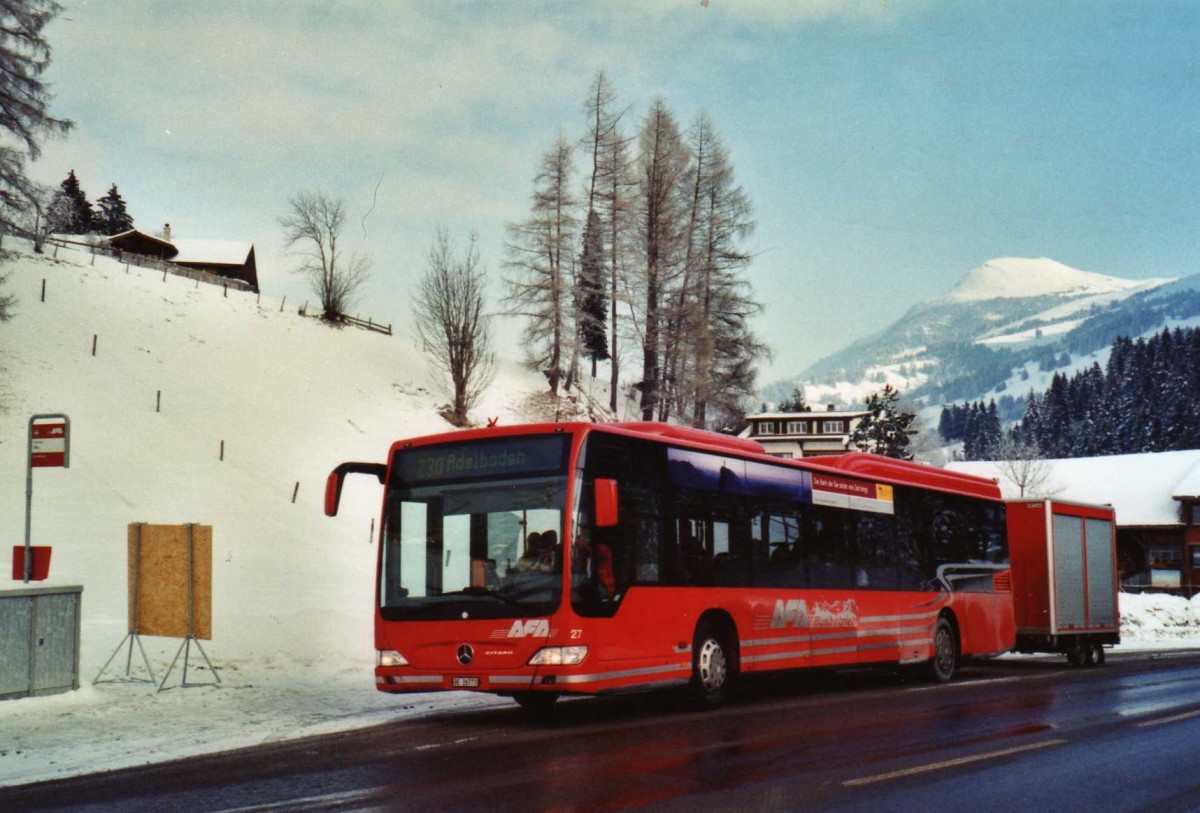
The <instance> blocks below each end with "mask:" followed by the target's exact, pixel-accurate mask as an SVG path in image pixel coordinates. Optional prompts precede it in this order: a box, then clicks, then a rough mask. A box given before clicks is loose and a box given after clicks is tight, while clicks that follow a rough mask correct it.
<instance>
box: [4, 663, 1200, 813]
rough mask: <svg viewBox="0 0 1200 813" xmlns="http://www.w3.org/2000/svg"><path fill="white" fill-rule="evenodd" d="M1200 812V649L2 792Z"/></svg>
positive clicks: (525, 805) (810, 677)
mask: <svg viewBox="0 0 1200 813" xmlns="http://www.w3.org/2000/svg"><path fill="white" fill-rule="evenodd" d="M640 808H649V809H655V810H679V811H683V810H687V811H696V810H722V811H725V810H766V811H785V810H861V811H887V810H896V811H912V810H917V809H920V808H929V809H932V810H938V811H949V810H969V811H972V813H982V811H991V810H996V811H1009V810H1024V811H1030V810H1090V811H1123V810H1130V811H1132V810H1142V809H1149V808H1153V809H1154V810H1155V811H1156V813H1161V811H1173V810H1200V653H1196V652H1191V653H1156V654H1154V655H1149V654H1146V655H1123V656H1117V657H1111V656H1110V658H1109V661H1108V664H1107V665H1106V666H1102V667H1098V668H1091V669H1070V668H1068V667H1067V666H1066V665H1065V663H1064V662H1063V660H1062V659H1061V658H1058V659H1004V660H1001V661H995V662H990V663H984V664H969V665H967V666H966V667H965V668H964V670H963V672H962V674H961V677H960V678H959V679H956V681H955V682H954V683H951V684H949V685H942V686H935V685H930V684H926V683H923V682H921V681H919V680H917V679H915V678H913V677H912V676H910V675H908V674H905V673H897V672H895V671H891V670H856V671H842V672H829V673H827V672H820V673H813V672H805V673H791V674H787V675H778V676H772V677H770V678H765V679H763V678H760V679H753V680H746V681H744V682H743V686H742V695H741V696H740V697H739V698H737V699H735V700H734V702H732V703H731V704H730V705H728V706H727V707H725V708H722V709H719V710H717V711H714V712H707V713H699V712H688V711H684V710H681V709H680V708H679V707H678V704H676V703H675V702H674V700H673V698H672V697H671V696H670V695H662V694H658V695H640V696H636V697H625V698H603V699H584V700H577V701H571V702H564V703H560V704H559V706H558V707H557V708H556V710H555V714H554V716H553V717H552V718H551V719H549V720H546V721H535V720H531V719H529V718H528V717H526V716H525V715H524V714H523V713H522V712H521V711H520V710H519V709H518V708H517V707H516V706H515V704H514V706H513V707H512V708H511V709H503V710H489V711H474V712H457V713H450V714H443V715H439V716H434V717H430V718H427V719H424V720H421V721H416V722H414V721H407V722H404V723H397V724H393V725H388V726H381V727H378V728H373V729H366V730H360V731H355V732H349V733H345V734H337V735H331V736H325V737H320V738H313V739H307V740H299V741H295V742H290V743H285V744H282V745H275V746H269V747H261V748H254V749H245V750H240V751H233V752H228V753H226V754H221V755H215V756H208V757H200V758H195V759H190V760H186V761H180V762H174V763H166V764H162V765H156V766H149V767H145V768H138V769H131V770H125V771H116V772H112V773H109V774H100V775H95V776H89V777H80V778H76V779H71V780H62V781H56V782H49V783H41V784H38V785H30V786H25V787H18V788H0V810H5V811H7V810H78V811H102V810H103V811H110V810H120V811H156V812H157V811H164V810H172V811H243V810H288V811H291V810H424V811H433V810H438V811H440V810H534V811H543V810H545V811H550V810H553V811H573V810H579V811H590V810H626V809H640Z"/></svg>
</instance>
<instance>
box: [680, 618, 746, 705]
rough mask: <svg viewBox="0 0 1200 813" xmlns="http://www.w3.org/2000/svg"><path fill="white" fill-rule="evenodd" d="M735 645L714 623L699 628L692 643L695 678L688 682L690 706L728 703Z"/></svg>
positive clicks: (701, 625)
mask: <svg viewBox="0 0 1200 813" xmlns="http://www.w3.org/2000/svg"><path fill="white" fill-rule="evenodd" d="M732 646H733V644H732V643H731V642H730V640H729V637H728V635H727V634H726V633H725V631H724V630H723V629H722V628H721V627H719V626H718V625H716V624H713V623H712V622H702V623H701V624H700V626H699V627H697V628H696V638H695V641H694V642H693V644H692V680H691V683H689V684H688V699H689V700H690V701H691V703H690V705H692V706H694V707H695V708H698V709H713V708H716V707H717V706H720V705H721V704H722V703H724V702H725V698H726V696H727V695H728V693H729V687H730V684H731V683H732V682H733V677H734V673H735V672H736V668H735V667H734V665H733V661H732V657H731V655H732Z"/></svg>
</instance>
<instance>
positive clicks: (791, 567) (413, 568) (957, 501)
mask: <svg viewBox="0 0 1200 813" xmlns="http://www.w3.org/2000/svg"><path fill="white" fill-rule="evenodd" d="M352 473H365V474H370V475H373V476H375V477H377V478H378V479H379V481H380V483H383V484H384V485H385V490H384V491H385V493H384V499H383V521H382V526H381V531H380V535H381V544H380V553H379V564H378V581H377V584H376V610H375V645H376V649H377V650H378V659H377V667H376V669H375V681H376V687H377V688H378V689H379V690H380V691H385V692H411V691H434V690H443V689H444V690H451V689H472V690H479V691H485V692H493V693H497V694H502V695H510V696H512V697H513V698H515V699H516V700H517V702H518V703H520V704H521V705H522V706H525V707H530V708H543V707H548V706H549V705H550V704H552V703H553V702H554V700H556V699H557V698H558V697H559V696H560V695H562V694H600V693H608V692H616V691H627V690H640V689H649V688H656V687H665V686H670V685H679V686H686V687H687V690H688V691H689V693H690V694H691V695H692V696H693V698H694V700H695V701H696V702H697V703H698V704H699V705H717V704H719V703H720V702H721V701H722V700H723V699H724V697H725V695H726V693H727V690H728V689H729V687H730V685H731V683H732V681H734V680H735V679H736V678H737V676H738V675H740V674H745V673H754V672H765V671H768V670H775V669H795V668H799V667H806V666H839V665H849V664H867V663H893V664H895V663H899V664H924V665H925V666H926V667H927V669H928V672H929V674H930V676H931V677H932V678H933V679H935V680H938V681H945V680H949V679H950V678H951V677H952V676H953V674H954V672H955V669H956V668H957V665H958V663H959V659H960V658H961V657H963V656H974V655H980V656H982V655H993V654H998V653H1001V652H1005V651H1007V650H1009V649H1011V648H1012V646H1013V643H1014V640H1015V635H1016V631H1015V623H1014V618H1013V604H1012V579H1011V572H1010V570H1009V566H1008V549H1007V537H1006V532H1005V521H1004V503H1003V502H1002V501H1001V499H1000V493H999V490H998V488H997V486H996V484H995V483H993V482H992V481H990V480H985V479H982V478H978V477H973V476H970V475H964V474H956V473H951V472H945V471H942V470H939V469H933V468H930V467H927V466H921V465H918V464H913V463H905V462H901V461H895V460H890V459H888V458H882V457H877V456H874V455H867V454H861V453H850V454H845V455H841V456H839V457H835V458H820V459H816V460H813V459H805V460H780V459H776V458H772V457H769V456H767V455H766V454H764V453H763V449H762V447H761V446H760V445H759V444H758V443H755V442H753V441H750V440H743V439H739V438H731V437H726V436H723V435H718V434H714V433H710V432H704V431H700V430H694V429H686V428H681V427H676V426H671V425H667V424H656V423H634V424H630V423H624V424H622V423H618V424H603V425H596V424H579V423H566V424H542V425H528V426H514V427H499V428H487V429H478V430H469V431H464V432H454V433H449V434H441V435H435V436H430V437H423V438H415V439H412V440H406V441H400V442H397V443H396V444H394V445H393V446H392V448H391V451H390V453H389V457H388V462H387V464H386V465H385V464H374V463H344V464H342V465H341V466H339V467H338V468H337V469H335V470H334V471H333V472H332V473H331V474H330V476H329V480H328V485H327V489H326V506H325V510H326V513H327V514H328V515H330V516H334V515H336V513H337V505H338V500H339V497H340V493H341V488H342V483H343V479H344V477H345V476H346V475H347V474H352Z"/></svg>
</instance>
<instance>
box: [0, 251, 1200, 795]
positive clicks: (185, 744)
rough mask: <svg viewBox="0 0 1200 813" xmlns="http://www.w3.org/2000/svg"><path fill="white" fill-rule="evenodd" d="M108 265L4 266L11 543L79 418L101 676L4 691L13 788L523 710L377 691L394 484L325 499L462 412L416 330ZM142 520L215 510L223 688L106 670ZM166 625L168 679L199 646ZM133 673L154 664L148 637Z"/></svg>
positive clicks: (516, 391) (529, 391) (61, 494)
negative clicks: (377, 541)
mask: <svg viewBox="0 0 1200 813" xmlns="http://www.w3.org/2000/svg"><path fill="white" fill-rule="evenodd" d="M6 242H7V243H8V247H11V241H6ZM90 260H91V258H90V257H89V256H88V255H85V254H81V253H74V252H67V251H62V252H60V259H58V260H54V259H52V258H48V257H33V256H25V257H23V258H19V259H17V260H14V261H13V262H10V263H9V264H7V265H6V266H5V268H4V270H5V271H6V272H7V273H9V279H8V282H7V283H6V285H5V288H4V292H5V293H6V294H13V295H15V296H17V297H18V298H19V302H18V304H17V308H16V313H15V315H14V318H13V319H12V320H11V321H10V322H8V323H6V324H4V325H3V326H0V399H2V400H0V407H2V409H0V537H2V538H3V539H4V540H6V542H5V550H4V551H3V556H4V560H5V561H7V559H8V553H7V547H8V545H9V544H20V543H21V542H22V541H23V538H24V515H25V512H24V485H25V483H24V478H25V454H26V447H25V443H26V441H25V439H26V432H27V421H28V418H29V416H30V415H32V414H34V413H44V412H65V413H67V414H68V415H70V417H71V429H72V442H71V467H70V468H69V469H66V470H61V469H39V470H37V471H36V472H35V476H34V510H33V538H34V542H35V544H51V545H53V548H54V552H53V559H52V564H51V575H52V582H53V583H56V584H79V585H82V586H83V589H84V592H83V622H82V623H83V628H82V646H81V649H82V652H81V658H82V666H81V670H80V676H81V679H82V682H83V687H82V688H81V689H80V690H79V691H75V692H69V693H66V694H62V695H57V696H52V697H41V698H27V699H20V700H10V701H4V702H0V785H15V784H23V783H27V782H34V781H38V780H43V779H52V778H58V777H63V776H69V775H77V774H81V773H87V772H91V771H99V770H112V769H115V768H121V767H129V766H136V765H141V764H146V763H150V762H154V761H161V760H165V759H171V758H175V757H182V756H188V755H194V754H199V753H206V752H214V751H221V750H226V749H230V748H235V747H239V746H245V745H253V744H259V743H267V742H275V741H279V740H283V739H287V738H292V737H299V736H306V735H311V734H317V733H323V732H329V731H335V730H342V729H347V728H352V727H356V726H365V725H373V724H382V723H389V722H398V723H402V722H403V721H404V720H407V719H411V718H413V717H418V716H421V715H426V714H429V713H430V712H432V711H434V710H442V711H445V710H456V709H471V708H479V707H487V706H495V705H511V701H508V700H504V699H498V698H492V697H489V696H481V695H471V694H461V693H453V694H436V695H417V696H408V697H393V696H388V695H384V694H381V693H379V692H376V691H375V688H374V679H373V677H372V666H373V658H374V652H373V644H372V632H371V623H372V621H371V619H372V600H373V596H372V584H373V581H374V560H375V546H374V541H373V539H372V538H371V527H372V526H371V523H372V522H373V521H374V518H375V516H376V513H377V511H378V507H379V501H380V496H381V495H380V493H379V489H378V487H377V486H372V485H371V484H370V483H369V482H367V481H366V480H365V479H364V478H356V479H354V480H351V481H349V482H348V483H347V487H346V491H345V493H344V496H343V500H342V510H341V513H340V515H339V517H338V518H337V519H332V520H331V519H328V518H326V517H325V516H324V515H323V513H322V509H321V497H322V490H323V484H324V479H325V476H326V474H327V473H328V471H329V470H330V468H332V467H333V466H334V465H336V464H337V463H340V462H342V461H345V460H365V461H376V460H382V459H383V455H384V453H385V451H386V449H387V447H388V446H389V445H390V443H391V442H392V441H393V440H395V439H397V438H400V437H405V436H411V435H418V434H424V433H428V432H432V431H443V430H445V429H447V428H448V426H447V424H446V423H445V422H444V421H443V420H442V419H441V418H439V417H438V416H437V414H436V409H437V407H438V405H439V404H441V403H444V401H445V399H444V398H443V397H441V396H439V395H438V394H437V393H436V392H435V388H434V386H433V384H432V383H431V381H430V379H429V377H428V375H427V373H426V368H425V364H424V362H423V361H422V359H421V357H420V355H419V354H418V353H417V352H416V351H415V350H414V348H413V346H412V343H411V341H410V340H408V339H405V338H404V337H403V336H396V337H391V338H389V337H385V336H380V335H378V334H372V333H367V332H365V331H359V330H353V329H346V330H333V329H330V328H328V327H326V326H324V325H322V324H320V323H319V322H318V321H316V320H314V319H311V318H303V317H300V316H298V315H297V314H296V313H295V310H294V309H293V308H292V307H291V306H288V307H285V308H283V309H282V310H281V303H280V302H279V301H278V300H275V299H272V298H270V297H266V296H264V297H262V298H261V300H260V299H259V298H258V297H256V296H255V295H253V294H247V293H243V292H234V291H230V292H229V294H228V296H225V295H224V294H223V291H222V289H220V288H217V287H213V286H208V285H204V284H200V285H197V284H196V283H194V282H193V281H191V280H187V279H183V278H178V277H170V276H169V277H167V278H166V279H165V280H164V279H163V277H162V275H161V273H155V272H151V271H141V270H139V269H137V268H136V267H132V268H130V269H129V270H128V271H127V270H126V269H125V267H124V266H123V265H120V264H118V263H116V262H113V261H111V260H108V259H105V258H100V257H97V258H96V259H95V264H94V265H91V264H89V263H90ZM43 279H45V280H46V301H45V303H42V302H40V301H39V299H40V288H41V282H42V280H43ZM397 321H398V320H397ZM93 336H95V337H96V343H97V352H96V355H95V356H94V357H93V356H92V354H91V348H92V340H93ZM543 388H544V382H542V381H541V380H540V379H538V378H537V377H535V376H530V375H527V374H526V373H524V372H522V371H521V370H520V369H519V367H518V366H517V365H516V363H515V362H513V361H512V360H506V361H504V362H503V363H502V365H501V370H500V372H499V374H498V376H497V379H496V381H495V382H494V384H493V385H492V387H491V388H490V389H489V391H488V393H487V395H486V396H485V398H484V401H483V403H482V405H481V406H480V408H479V409H478V410H477V411H476V414H477V415H478V416H480V417H490V416H497V417H499V418H500V420H501V422H503V423H513V422H518V421H522V420H526V419H528V418H530V417H533V416H535V415H537V414H539V412H540V413H541V414H544V413H545V411H546V410H547V409H549V410H550V412H551V413H552V412H553V405H551V404H548V403H547V399H546V398H544V397H542V396H540V395H538V394H537V393H539V392H540V391H541V390H542V389H543ZM160 391H161V393H162V409H161V412H158V411H156V409H155V405H156V400H157V393H158V392H160ZM596 395H597V397H598V399H601V400H602V399H603V393H601V392H597V393H596ZM221 441H225V459H224V460H223V461H222V460H220V459H219V449H220V443H221ZM296 483H299V484H300V487H299V492H298V495H297V499H296V501H295V503H293V502H292V494H293V491H294V489H295V484H296ZM131 522H152V523H183V522H198V523H203V524H211V525H212V526H213V528H214V531H213V638H212V640H211V641H204V642H202V646H203V647H204V651H205V652H206V653H207V654H208V656H209V657H210V658H211V659H212V661H213V663H214V664H215V665H216V667H217V668H218V671H219V674H220V677H221V684H220V686H219V687H218V686H216V685H214V684H212V682H211V681H212V676H211V674H210V673H209V672H208V671H207V670H206V669H203V668H199V667H202V664H203V660H202V659H201V658H199V657H198V656H197V655H196V653H195V652H193V653H192V661H191V671H189V675H188V677H189V681H191V682H194V683H199V684H207V685H198V686H191V687H187V688H179V687H178V684H179V682H180V678H181V675H180V671H179V669H178V667H176V671H175V672H174V673H173V675H172V678H171V680H169V681H168V686H172V687H174V688H169V689H167V690H166V691H163V692H156V690H155V687H154V686H153V685H151V684H148V683H134V682H103V683H99V684H96V685H93V684H92V681H93V679H94V678H96V677H97V674H98V673H99V672H100V670H101V667H102V666H103V665H104V664H105V661H106V660H108V659H109V657H110V656H112V655H113V654H114V652H116V653H117V659H116V660H115V662H114V664H113V665H112V666H110V668H109V670H108V671H107V672H106V673H105V677H107V678H111V677H117V676H122V675H123V674H124V671H125V662H126V661H125V659H126V657H127V652H128V650H127V649H124V648H122V649H120V650H119V651H118V646H119V645H120V644H122V642H123V641H124V638H125V634H126V632H127V621H126V588H127V581H126V529H127V526H128V524H129V523H131ZM5 570H7V567H5ZM0 584H7V585H12V586H19V585H20V582H7V581H6V582H4V583H0ZM1155 601H1162V602H1163V607H1158V606H1157V605H1156V606H1153V607H1141V606H1134V607H1133V609H1130V610H1126V612H1128V613H1129V614H1130V615H1129V621H1128V624H1127V626H1128V628H1129V632H1128V633H1127V635H1128V637H1129V638H1130V639H1131V641H1132V642H1133V645H1141V646H1152V645H1160V644H1159V643H1158V642H1160V641H1161V642H1165V643H1166V644H1168V645H1170V646H1183V645H1188V646H1192V645H1195V646H1200V624H1198V623H1197V621H1196V609H1195V606H1193V605H1188V606H1189V607H1190V612H1191V620H1190V621H1189V624H1190V626H1187V625H1184V626H1180V624H1179V621H1178V619H1180V618H1184V617H1186V613H1187V612H1189V610H1188V609H1181V608H1180V606H1179V604H1178V602H1182V601H1183V600H1182V599H1176V600H1166V599H1155ZM1185 604H1186V603H1185ZM1127 605H1128V597H1124V596H1123V597H1122V607H1123V609H1125V608H1126V607H1127ZM1135 619H1136V621H1135ZM1164 619H1172V620H1171V621H1170V623H1167V621H1165V620H1164ZM1189 630H1190V631H1189ZM142 640H143V642H144V643H145V645H146V647H147V650H148V654H149V657H150V659H151V662H152V665H153V666H154V668H155V670H156V672H157V676H158V677H159V679H161V678H162V677H163V674H164V672H165V670H166V668H167V665H168V664H169V663H170V661H171V659H172V657H174V655H175V653H176V652H177V650H178V647H179V643H180V642H179V641H178V640H175V639H162V638H150V637H145V638H143V639H142ZM132 674H133V675H134V676H138V675H141V674H143V671H142V669H141V659H140V653H138V652H137V651H136V650H135V652H134V657H133V669H132Z"/></svg>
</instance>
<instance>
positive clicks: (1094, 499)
mask: <svg viewBox="0 0 1200 813" xmlns="http://www.w3.org/2000/svg"><path fill="white" fill-rule="evenodd" d="M1045 463H1046V465H1047V466H1048V467H1049V470H1050V475H1049V478H1048V479H1047V482H1046V485H1045V486H1044V487H1043V488H1042V489H1041V490H1042V491H1044V492H1045V493H1046V494H1048V495H1050V496H1053V497H1057V498H1059V499H1063V500H1071V501H1075V502H1087V503H1101V504H1109V505H1112V506H1113V507H1114V508H1115V509H1116V511H1117V524H1118V525H1124V526H1141V525H1178V524H1179V503H1177V502H1176V499H1178V498H1179V497H1195V496H1200V449H1190V450H1187V451H1182V452H1158V453H1155V454H1130V455H1111V456H1108V457H1080V458H1074V459H1070V460H1047V461H1045ZM946 468H947V469H950V470H951V471H961V472H966V473H968V474H977V475H980V476H982V477H993V478H998V479H999V480H1000V489H1001V491H1002V492H1003V493H1004V496H1005V497H1008V498H1013V497H1018V496H1019V490H1018V489H1017V487H1016V486H1014V485H1013V483H1012V482H1011V481H1010V480H1008V479H1006V478H1005V477H1003V476H1002V475H1001V474H1000V472H999V470H998V468H997V464H996V463H995V462H991V461H978V462H960V463H950V464H949V465H947V466H946Z"/></svg>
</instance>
